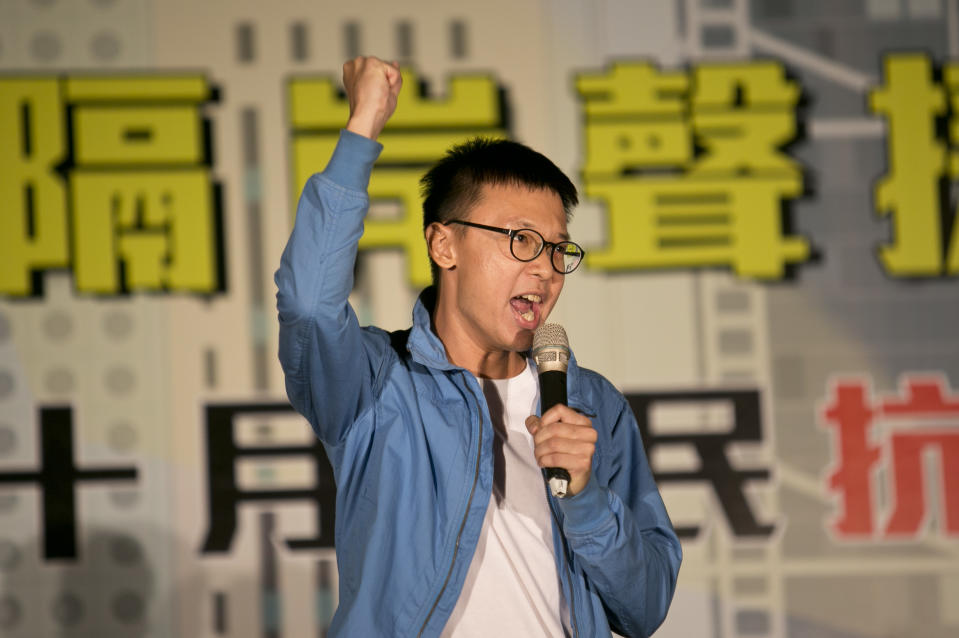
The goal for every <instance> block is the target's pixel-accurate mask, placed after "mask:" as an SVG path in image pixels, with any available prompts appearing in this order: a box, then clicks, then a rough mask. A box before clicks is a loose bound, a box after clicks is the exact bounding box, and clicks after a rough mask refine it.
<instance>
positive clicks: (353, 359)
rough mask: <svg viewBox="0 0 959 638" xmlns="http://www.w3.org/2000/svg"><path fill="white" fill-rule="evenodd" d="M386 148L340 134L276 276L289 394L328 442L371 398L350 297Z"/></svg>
mask: <svg viewBox="0 0 959 638" xmlns="http://www.w3.org/2000/svg"><path fill="white" fill-rule="evenodd" d="M381 150H382V146H381V145H380V144H379V143H378V142H375V141H373V140H370V139H368V138H365V137H363V136H360V135H356V134H354V133H351V132H349V131H345V130H344V131H342V132H341V133H340V139H339V142H338V143H337V146H336V150H334V152H333V156H332V157H331V158H330V162H329V164H328V165H327V167H326V169H325V170H324V171H323V172H322V173H317V174H315V175H313V176H312V177H310V179H309V180H308V181H307V183H306V186H305V187H304V188H303V193H302V195H301V196H300V201H299V204H298V205H297V209H296V221H295V223H294V225H293V232H292V234H291V235H290V238H289V240H288V242H287V244H286V248H285V249H284V251H283V256H282V258H281V260H280V268H279V270H277V272H276V276H275V281H276V285H277V311H278V314H279V321H280V339H279V343H280V345H279V357H280V363H281V364H282V366H283V372H284V375H285V378H286V392H287V396H288V397H289V399H290V402H291V403H292V404H293V407H295V408H296V409H297V411H299V412H300V413H301V414H302V415H303V416H305V417H306V418H307V419H308V420H309V421H310V423H311V424H312V426H313V429H314V430H315V431H316V433H317V435H318V436H319V437H320V438H321V439H322V440H323V441H324V442H326V443H327V444H331V445H335V444H337V443H338V442H340V441H341V440H342V439H343V437H344V436H345V435H346V433H347V431H348V429H349V426H350V425H351V424H352V423H353V422H354V421H355V420H356V417H357V416H358V415H360V414H362V412H363V411H364V410H365V409H366V408H367V407H368V406H369V405H370V402H371V398H372V384H373V376H374V372H375V370H374V366H375V365H376V361H375V360H374V357H373V353H371V352H370V351H368V349H367V348H368V346H367V345H366V344H364V338H363V331H362V330H361V329H360V327H359V323H358V322H357V318H356V314H355V313H354V312H353V308H352V307H350V304H349V300H348V298H349V294H350V291H351V290H352V288H353V267H354V263H355V261H356V252H357V242H358V241H359V239H360V236H361V235H362V234H363V218H364V217H365V215H366V213H367V211H368V210H369V195H368V194H367V187H368V185H369V179H370V174H371V172H372V168H373V163H374V162H375V161H376V158H377V157H378V156H379V153H380V151H381Z"/></svg>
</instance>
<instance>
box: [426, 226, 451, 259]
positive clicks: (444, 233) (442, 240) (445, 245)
mask: <svg viewBox="0 0 959 638" xmlns="http://www.w3.org/2000/svg"><path fill="white" fill-rule="evenodd" d="M454 232H455V231H454V230H453V229H452V228H450V227H449V226H444V225H443V224H440V223H439V222H433V223H432V224H430V225H429V226H427V227H426V231H425V232H424V235H425V236H426V249H427V250H428V251H429V253H430V258H431V259H432V260H433V263H435V264H436V265H437V266H439V267H440V268H442V269H443V270H449V269H450V268H454V267H455V266H456V246H455V245H454V244H455V241H454V240H455V237H454V236H453V233H454Z"/></svg>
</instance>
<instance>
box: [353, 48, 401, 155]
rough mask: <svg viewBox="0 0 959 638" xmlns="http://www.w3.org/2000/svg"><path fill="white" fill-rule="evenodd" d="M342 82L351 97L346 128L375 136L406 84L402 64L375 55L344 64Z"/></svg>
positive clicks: (390, 114)
mask: <svg viewBox="0 0 959 638" xmlns="http://www.w3.org/2000/svg"><path fill="white" fill-rule="evenodd" d="M343 86H344V87H345V88H346V95H347V97H348V98H349V101H350V119H349V121H348V122H347V124H346V128H347V130H350V131H353V132H354V133H357V134H359V135H363V136H365V137H368V138H370V139H374V140H375V139H376V138H377V136H379V134H380V132H381V131H382V130H383V127H384V126H386V122H387V120H389V119H390V116H392V115H393V111H395V110H396V100H397V97H398V96H399V93H400V87H402V86H403V77H402V76H401V75H400V65H399V64H398V63H397V62H385V61H383V60H381V59H379V58H375V57H363V56H361V57H358V58H354V59H352V60H350V61H349V62H347V63H346V64H344V65H343Z"/></svg>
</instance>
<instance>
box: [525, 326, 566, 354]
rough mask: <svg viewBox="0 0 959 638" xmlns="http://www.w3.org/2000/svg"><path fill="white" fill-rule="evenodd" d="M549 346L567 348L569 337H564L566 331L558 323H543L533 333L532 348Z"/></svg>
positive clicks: (537, 348)
mask: <svg viewBox="0 0 959 638" xmlns="http://www.w3.org/2000/svg"><path fill="white" fill-rule="evenodd" d="M550 347H553V348H556V347H559V348H565V349H567V350H569V339H568V338H567V337H566V331H565V330H563V326H561V325H559V324H558V323H544V324H543V325H541V326H540V327H539V328H537V329H536V332H534V333H533V350H539V349H540V348H550Z"/></svg>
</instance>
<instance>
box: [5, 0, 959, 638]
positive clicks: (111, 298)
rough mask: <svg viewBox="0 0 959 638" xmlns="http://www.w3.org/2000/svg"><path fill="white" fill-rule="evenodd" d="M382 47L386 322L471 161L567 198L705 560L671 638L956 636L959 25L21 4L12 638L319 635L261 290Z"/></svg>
mask: <svg viewBox="0 0 959 638" xmlns="http://www.w3.org/2000/svg"><path fill="white" fill-rule="evenodd" d="M357 54H374V55H379V56H381V57H385V58H390V59H397V60H399V61H400V62H401V64H402V68H403V74H404V80H405V88H404V93H403V95H402V97H401V101H400V105H399V108H398V110H397V113H396V115H395V117H394V118H393V120H392V121H391V123H390V125H389V127H388V128H387V130H386V131H385V133H384V134H383V137H382V141H383V143H384V145H385V150H384V152H383V155H382V157H381V159H380V161H379V164H378V167H377V171H376V174H375V176H374V179H373V182H372V184H371V193H372V196H373V198H374V206H373V210H372V212H371V215H370V219H369V223H368V224H367V230H366V235H365V236H364V238H363V242H362V244H361V247H362V248H363V249H364V250H363V252H362V253H361V257H360V261H359V264H358V266H357V286H356V289H355V291H354V294H353V297H352V301H353V304H354V307H355V308H356V309H357V312H358V314H359V315H360V318H361V321H362V322H364V323H376V324H378V325H381V326H383V327H385V328H388V329H395V328H400V327H404V326H407V325H408V324H409V311H410V308H411V305H412V302H413V300H414V299H415V296H416V294H417V293H418V291H419V290H420V289H421V287H422V286H423V285H424V283H425V282H426V281H427V279H428V267H427V261H426V258H425V252H424V247H423V243H422V238H421V231H420V213H419V196H418V192H417V178H418V176H419V175H420V174H421V173H422V171H423V169H424V167H426V166H428V165H429V163H430V162H431V161H433V160H434V159H435V158H437V157H438V156H439V155H440V154H441V153H442V152H443V150H444V149H445V148H447V147H448V146H449V145H450V144H451V143H452V142H454V141H457V140H459V139H462V138H464V137H466V136H468V135H473V134H477V133H482V134H488V135H495V136H505V137H511V138H514V139H517V140H520V141H523V142H525V143H527V144H529V145H531V146H533V147H534V148H536V149H538V150H541V151H542V152H544V153H545V154H546V155H548V156H550V157H551V158H553V159H554V160H555V161H556V162H557V163H558V164H559V165H560V166H561V167H562V168H563V169H564V170H566V171H567V172H568V173H569V174H570V175H571V176H573V177H574V180H575V181H576V182H577V184H578V186H579V187H580V189H581V192H582V195H583V200H584V201H583V203H582V205H581V206H579V208H578V210H577V212H576V214H575V218H574V220H573V222H572V224H571V227H570V228H571V233H572V235H573V237H574V238H575V239H576V240H577V241H579V242H580V243H582V244H583V246H584V247H585V248H586V250H587V260H586V263H585V265H584V267H583V268H582V269H581V270H580V271H579V272H577V273H576V274H575V275H574V276H571V277H569V278H568V281H567V284H566V290H565V293H564V298H563V300H562V301H561V302H560V305H559V306H558V308H557V310H556V312H555V313H554V319H555V320H557V321H559V322H560V323H562V324H564V325H565V327H566V329H567V332H568V333H569V335H570V340H571V342H572V344H573V347H574V349H575V350H576V352H577V357H578V359H579V360H580V362H581V363H583V364H584V365H586V366H588V367H591V368H595V369H597V370H599V371H601V372H603V373H604V374H605V375H607V376H608V377H609V378H610V379H611V380H612V381H613V382H614V383H616V384H617V386H618V387H620V388H621V389H622V390H623V392H624V393H625V394H626V395H627V397H628V398H629V401H630V404H631V406H632V408H633V410H634V412H635V414H636V417H637V419H638V421H639V424H640V428H641V430H642V434H643V436H644V438H645V441H646V445H647V450H648V452H649V455H650V458H651V462H652V466H653V469H654V472H655V473H656V476H657V478H658V481H659V484H660V487H661V489H662V492H663V495H664V498H665V501H666V504H667V507H668V509H669V512H670V515H671V516H672V518H673V521H674V523H675V524H676V526H677V529H678V530H679V531H680V533H681V535H682V538H683V544H684V551H685V556H686V558H685V560H684V563H683V567H682V571H681V574H680V580H679V588H678V591H677V594H676V599H675V602H674V604H673V607H672V609H671V612H670V615H669V617H668V619H667V620H666V623H665V624H664V626H663V628H662V629H661V630H660V631H659V632H658V633H657V635H658V636H664V637H688V636H715V637H717V638H719V637H733V636H743V637H767V636H768V637H787V636H788V637H812V638H867V637H880V636H881V637H894V636H895V637H909V638H912V637H928V638H945V637H946V636H956V635H957V634H959V605H957V604H956V603H957V601H959V387H957V386H959V341H957V339H956V336H955V335H956V326H957V325H959V295H957V279H956V277H957V275H959V224H956V223H955V218H956V208H955V207H956V202H957V197H956V196H955V192H954V191H955V185H956V182H957V180H959V3H957V2H955V1H954V0H848V1H846V0H843V1H832V2H827V1H826V0H802V1H800V0H655V1H654V0H649V1H642V2H640V1H638V0H592V1H586V0H536V1H532V0H531V1H529V2H516V1H515V0H509V1H506V0H485V1H484V2H465V1H456V2H453V1H450V0H447V1H445V2H428V1H426V0H410V1H407V2H402V3H397V2H387V1H385V0H384V1H378V2H374V1H364V0H357V1H354V2H348V3H332V2H329V1H326V0H320V1H316V0H314V1H311V2H307V1H305V0H295V1H294V0H284V1H280V0H277V1H274V2H257V1H254V0H242V1H241V0H206V1H205V2H192V1H189V0H162V1H161V0H0V635H2V636H11V637H31V638H32V637H34V636H117V637H123V636H230V637H238V638H240V637H270V638H272V637H280V636H290V637H295V636H323V635H324V634H325V632H326V629H327V627H328V625H329V620H330V617H331V615H332V611H333V609H334V608H335V605H336V584H337V583H336V568H335V558H334V553H333V533H332V530H333V502H334V498H335V486H334V485H333V483H332V478H331V475H330V470H329V465H328V463H327V461H326V457H325V456H324V453H323V451H322V448H321V446H319V445H318V443H317V442H316V441H315V439H314V438H313V436H312V434H311V432H310V431H309V429H308V427H307V426H306V424H305V422H304V421H303V420H302V419H301V418H300V417H298V416H297V415H296V414H295V413H293V412H292V411H291V409H290V407H289V405H288V403H287V402H286V399H285V394H284V389H283V378H282V373H281V370H280V367H279V365H278V363H277V360H276V354H275V353H276V350H277V324H276V319H275V309H274V292H275V289H274V285H273V280H272V276H273V271H274V270H275V268H276V266H277V265H278V263H279V256H280V253H281V250H282V248H283V245H284V242H285V239H286V237H287V235H288V233H289V231H290V227H291V222H292V219H293V210H294V205H295V197H296V193H297V192H298V190H299V188H300V186H301V185H302V184H303V182H304V181H305V179H306V178H307V177H308V176H309V175H310V174H311V173H312V172H314V171H317V170H319V169H321V168H322V167H323V166H324V165H325V161H326V158H327V157H328V155H329V153H330V150H331V148H332V146H333V144H334V143H335V139H336V136H337V130H338V129H339V127H340V126H341V125H342V124H343V123H344V122H345V119H346V113H347V106H346V104H345V102H344V98H343V95H342V93H341V92H340V90H339V88H338V82H339V75H340V68H341V64H342V61H343V60H344V59H346V58H349V57H352V56H354V55H357Z"/></svg>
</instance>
